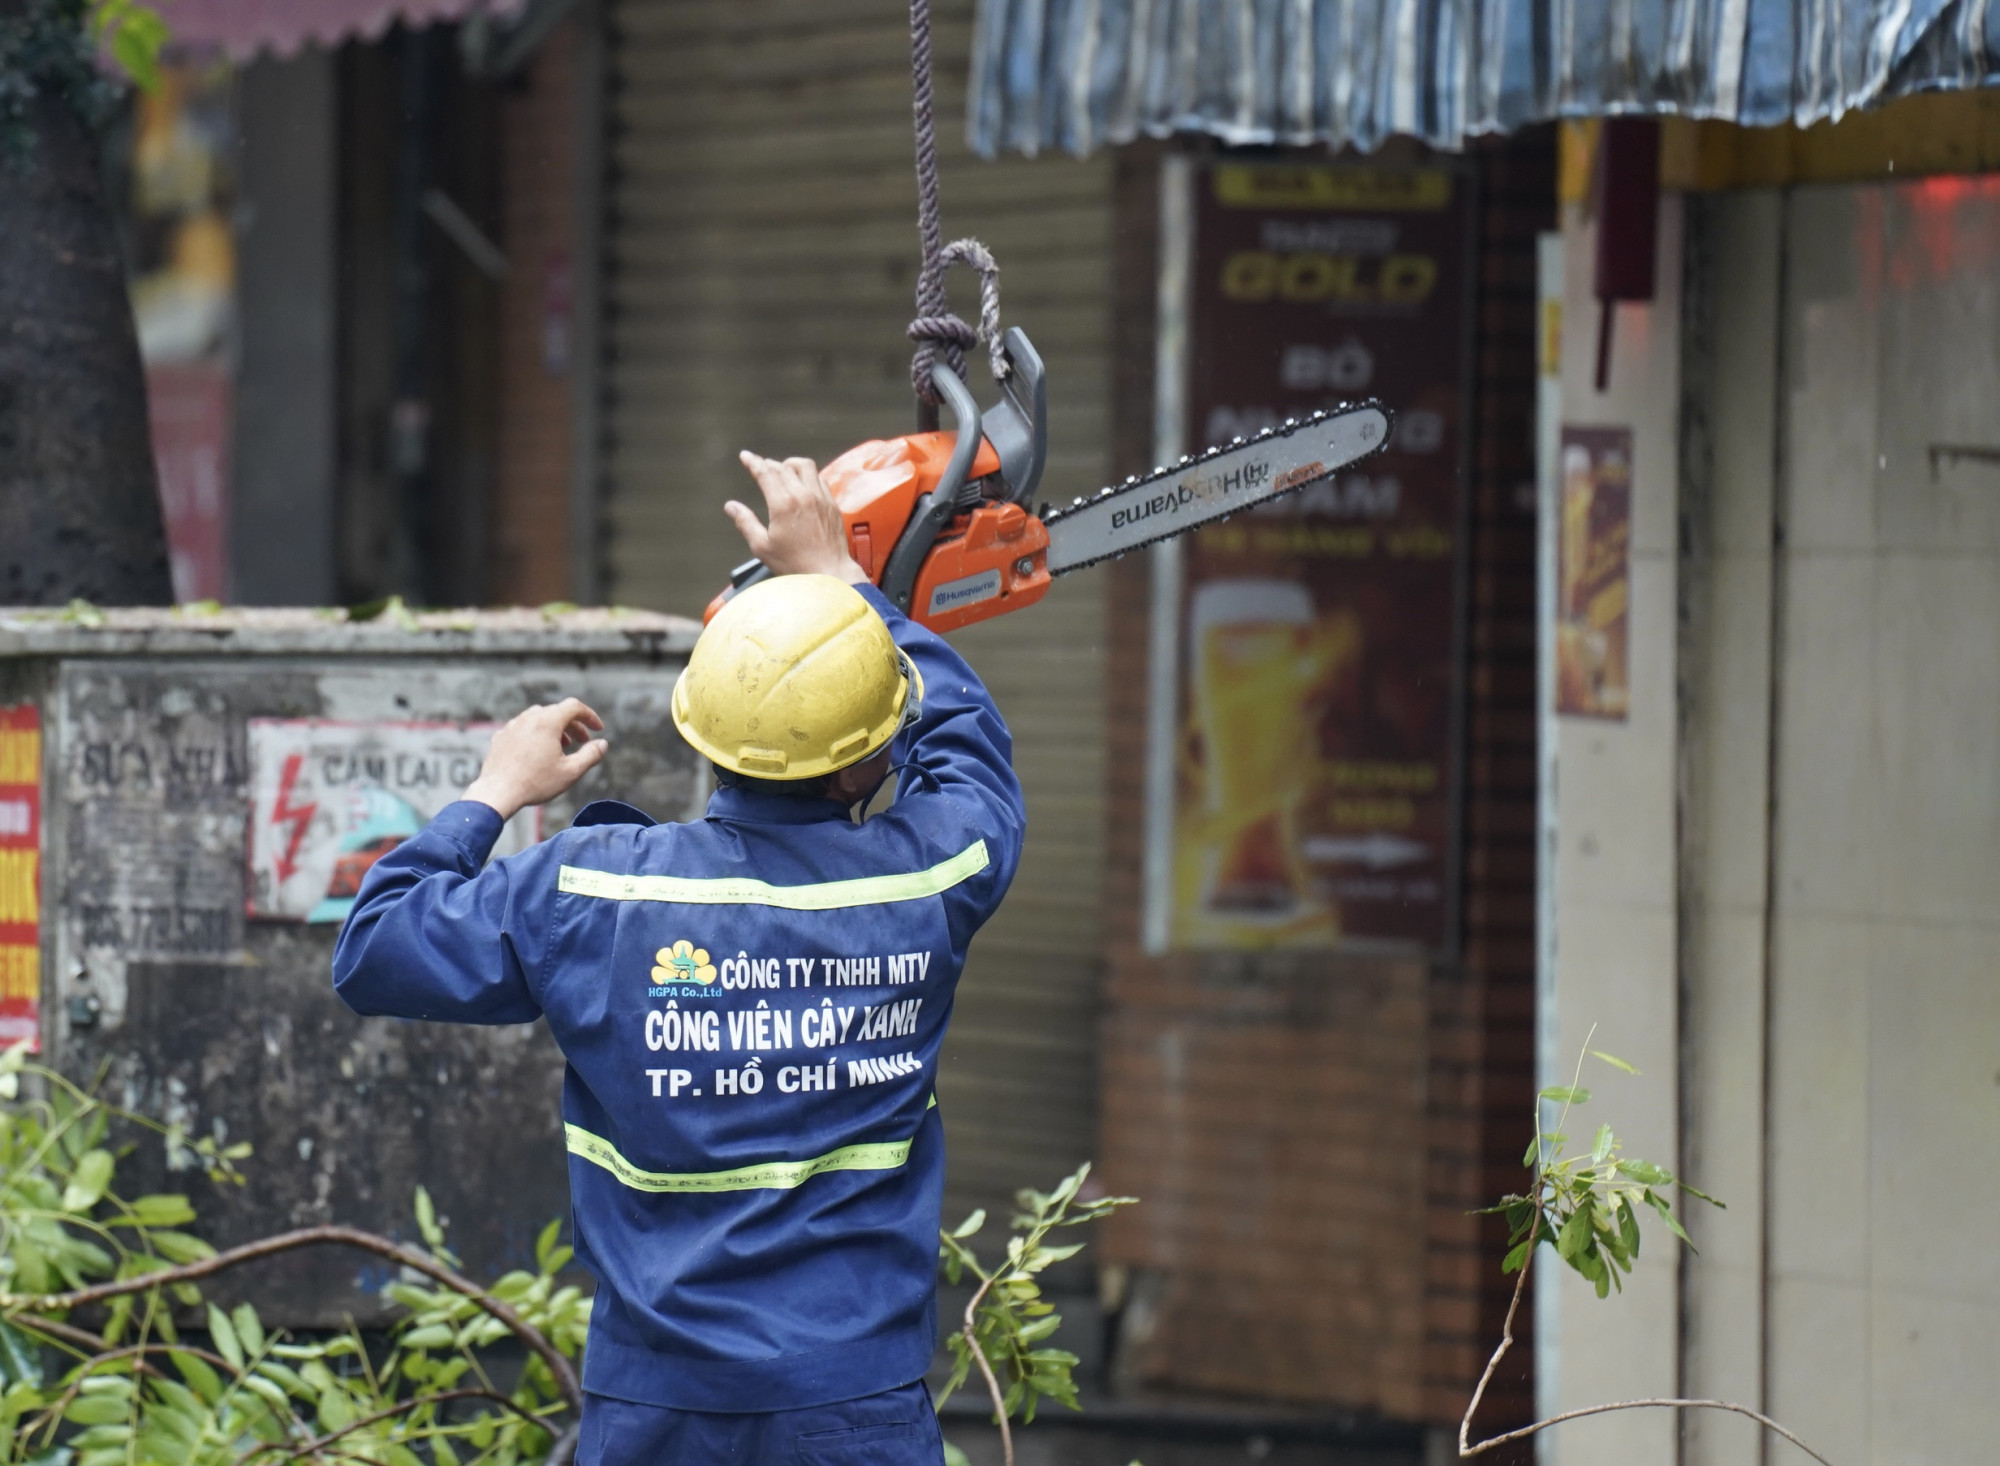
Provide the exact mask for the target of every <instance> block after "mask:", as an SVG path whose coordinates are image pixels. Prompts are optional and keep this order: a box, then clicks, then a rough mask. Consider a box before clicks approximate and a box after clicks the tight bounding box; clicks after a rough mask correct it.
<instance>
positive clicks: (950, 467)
mask: <svg viewBox="0 0 2000 1466" xmlns="http://www.w3.org/2000/svg"><path fill="white" fill-rule="evenodd" d="M931 385H932V386H934V387H936V388H937V393H938V397H939V399H940V400H941V401H942V402H943V403H944V405H945V406H946V407H949V408H950V409H951V425H952V428H953V430H954V431H955V432H956V433H957V434H958V439H957V441H956V442H955V443H953V445H952V449H951V461H950V462H949V463H947V464H946V465H945V469H944V474H943V476H942V477H941V478H939V479H938V483H937V487H936V488H935V489H933V490H931V492H930V493H928V494H923V495H920V496H919V497H918V499H917V507H916V509H915V510H914V511H912V513H911V515H910V524H909V528H907V529H905V530H904V531H903V533H902V535H901V537H900V538H898V539H897V541H896V547H895V548H894V549H893V550H891V551H890V552H889V560H888V563H887V564H885V565H884V566H883V567H882V574H881V577H880V578H879V579H878V580H877V581H876V584H877V585H879V586H881V588H882V594H883V595H885V596H887V597H888V598H889V599H890V600H892V601H894V602H895V603H896V609H897V610H899V611H902V612H904V613H905V614H907V613H908V612H909V609H910V596H911V594H912V592H914V591H915V590H916V588H917V573H918V572H919V571H920V570H922V569H923V568H924V561H925V559H927V558H928V557H929V555H930V552H931V546H933V545H935V544H936V543H937V537H938V536H939V535H940V534H942V533H943V532H944V530H945V528H946V527H947V526H948V525H950V523H951V522H952V520H953V519H955V518H956V517H957V516H958V512H959V509H960V507H961V506H960V504H959V502H958V501H959V499H960V497H961V491H962V490H963V489H964V488H965V483H966V479H967V478H968V477H969V476H970V475H971V473H972V460H973V459H974V458H976V457H978V456H979V443H980V423H979V404H978V403H977V402H975V401H974V400H973V398H972V390H971V389H970V388H969V387H967V386H966V385H965V383H963V382H961V381H960V380H959V379H958V373H957V372H954V371H953V370H952V369H951V368H950V367H948V366H946V365H944V364H943V363H942V362H937V363H933V364H932V366H931ZM963 507H966V508H970V507H971V505H969V504H968V505H965V506H963Z"/></svg>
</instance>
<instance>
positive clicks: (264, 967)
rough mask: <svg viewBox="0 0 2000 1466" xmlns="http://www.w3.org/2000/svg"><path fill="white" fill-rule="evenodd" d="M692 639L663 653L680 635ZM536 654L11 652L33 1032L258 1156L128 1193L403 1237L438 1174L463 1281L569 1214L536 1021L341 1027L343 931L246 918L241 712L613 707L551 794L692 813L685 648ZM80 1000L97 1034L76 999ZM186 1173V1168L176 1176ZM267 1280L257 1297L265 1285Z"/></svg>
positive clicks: (328, 1319)
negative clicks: (31, 752)
mask: <svg viewBox="0 0 2000 1466" xmlns="http://www.w3.org/2000/svg"><path fill="white" fill-rule="evenodd" d="M685 640H686V638H685V634H682V636H681V642H680V644H685ZM546 642H547V645H546V649H545V650H544V651H542V652H541V653H540V654H538V655H537V654H533V653H530V654H526V655H523V654H521V653H520V652H519V651H518V650H517V651H516V652H515V654H513V655H504V656H491V657H480V656H458V657H453V658H451V659H449V660H445V659H439V658H436V657H422V656H409V655H402V656H396V655H390V656H377V657H373V658H370V657H365V656H362V657H357V656H353V655H346V656H321V657H312V656H306V655H289V656H242V657H229V658H223V657H214V656H209V657H195V658H150V659H141V658H130V659H126V658H104V659H100V658H72V659H69V660H66V661H62V662H61V663H59V664H56V663H50V662H47V661H36V660H23V659H6V658H0V668H8V669H10V672H11V675H10V678H9V680H10V681H18V682H27V681H30V680H31V674H32V671H33V669H35V668H37V667H41V668H48V667H50V666H56V667H58V671H57V673H56V675H55V676H54V678H53V680H52V681H51V682H50V684H49V688H48V692H47V695H46V697H45V698H44V699H43V719H44V727H45V734H46V736H45V745H44V749H45V751H44V760H45V769H46V774H45V781H46V782H45V789H46V790H47V799H46V802H45V810H46V828H47V835H46V840H45V850H44V865H43V869H44V873H45V874H44V882H43V901H44V910H45V913H47V914H46V916H45V920H44V933H45V953H44V961H45V968H44V971H45V1003H44V1012H45V1019H44V1022H45V1031H46V1032H47V1034H48V1036H49V1039H50V1043H51V1048H52V1051H53V1053H54V1056H55V1058H56V1061H57V1063H58V1064H59V1065H60V1067H62V1068H63V1069H64V1070H65V1071H66V1072H68V1073H70V1074H72V1075H75V1076H77V1077H78V1078H79V1079H88V1078H90V1077H91V1076H93V1075H95V1074H97V1073H98V1072H99V1071H100V1069H102V1070H103V1071H104V1072H105V1075H106V1081H105V1082H106V1084H107V1085H108V1088H109V1091H110V1093H111V1094H112V1096H113V1097H114V1098H116V1099H117V1100H118V1101H119V1102H120V1103H122V1104H126V1105H128V1106H131V1107H133V1108H136V1109H139V1110H141V1111H143V1112H145V1113H148V1114H151V1115H154V1116H157V1117H159V1118H161V1119H163V1120H168V1121H171V1122H174V1123H178V1124H181V1125H183V1126H185V1127H186V1128H187V1129H188V1130H189V1131H191V1132H192V1133H195V1134H198V1135H201V1134H207V1135H214V1136H216V1137H217V1138H218V1139H226V1140H227V1141H230V1142H234V1141H239V1140H247V1141H249V1142H251V1143H252V1144H253V1145H254V1146H255V1147H256V1154H255V1156H254V1158H252V1159H251V1160H249V1161H248V1162H246V1163H245V1168H246V1170H248V1171H249V1172H250V1174H251V1177H252V1180H251V1184H249V1185H247V1186H244V1187H241V1188H238V1187H233V1186H223V1187H220V1188H217V1187H214V1186H212V1185H211V1184H210V1183H209V1182H208V1181H207V1179H206V1178H205V1177H204V1176H203V1175H202V1174H201V1172H200V1170H199V1169H198V1168H196V1167H193V1166H192V1165H191V1164H184V1165H183V1166H182V1168H180V1169H179V1170H177V1172H176V1173H174V1174H166V1173H163V1172H162V1171H161V1169H160V1167H161V1165H162V1160H161V1151H160V1148H159V1147H158V1146H156V1145H145V1146H142V1147H140V1149H139V1151H138V1154H137V1156H136V1158H135V1164H136V1165H137V1167H138V1176H139V1183H140V1185H141V1188H142V1189H145V1190H152V1189H168V1190H187V1191H188V1192H190V1194H192V1195H193V1196H194V1198H195V1200H196V1204H197V1206H198V1208H199V1210H200V1211H201V1213H202V1216H203V1221H204V1232H205V1235H207V1236H208V1237H209V1238H210V1239H211V1240H213V1241H215V1242H216V1243H218V1244H225V1245H226V1244H228V1243H232V1242H238V1241H244V1240H247V1239H249V1238H251V1237H254V1236H259V1235H263V1234H266V1233H269V1232H274V1231H279V1230H283V1229H285V1228H289V1227H296V1226H302V1225H308V1224H313V1223H320V1222H342V1223H347V1224H351V1225H356V1226H361V1227H366V1228H370V1229H373V1230H377V1231H381V1232H385V1233H388V1234H389V1235H392V1236H396V1235H408V1234H409V1233H410V1232H411V1231H412V1223H411V1220H410V1200H411V1195H412V1192H413V1190H414V1188H415V1187H416V1186H417V1185H419V1184H422V1185H424V1186H426V1187H428V1188H429V1189H430V1191H431V1194H432V1195H433V1197H434V1198H435V1199H436V1201H437V1204H438V1208H439V1210H440V1212H441V1213H443V1214H444V1215H446V1216H447V1217H448V1218H449V1219H450V1221H451V1239H452V1245H453V1247H454V1248H455V1249H456V1250H457V1251H458V1252H459V1253H460V1254H461V1256H463V1257H464V1258H465V1260H466V1263H467V1266H468V1267H469V1268H470V1270H471V1271H472V1272H473V1273H474V1275H492V1274H493V1273H495V1272H497V1271H499V1270H503V1269H505V1268H508V1267H512V1266H519V1265H522V1264H524V1263H526V1262H528V1261H529V1260H530V1259H531V1258H532V1255H533V1253H532V1249H533V1242H534V1238H535V1235H536V1233H537V1231H538V1230H539V1229H540V1228H541V1226H542V1225H543V1224H544V1223H546V1222H547V1221H548V1220H549V1219H551V1218H553V1217H557V1216H561V1215H564V1214H566V1211H567V1208H568V1184H567V1180H566V1177H565V1174H564V1162H563V1145H562V1136H561V1125H560V1119H559V1114H558V1108H557V1101H558V1094H559V1089H560V1081H561V1074H562V1059H561V1056H560V1054H559V1053H558V1052H557V1051H556V1049H555V1046H554V1045H553V1043H552V1042H551V1041H550V1040H549V1038H548V1035H547V1032H546V1030H545V1029H544V1028H543V1027H541V1026H540V1025H535V1026H532V1027H508V1028H487V1029H479V1028H467V1027H459V1026H454V1025H443V1024H421V1023H407V1022H401V1021H395V1020H387V1019H370V1020H363V1019H358V1018H356V1017H354V1016H353V1015H352V1014H350V1013H349V1012H347V1010H346V1009H345V1008H344V1007H343V1006H342V1005H341V1004H340V1003H339V1002H338V1000H337V999H336V998H335V997H334V995H333V992H332V986H331V983H330V980H329V962H330V958H331V955H332V950H333V943H334V939H335V935H336V932H337V930H338V929H337V927H336V926H335V925H332V924H325V925H311V926H308V925H302V924H298V923H291V922H275V921H265V920H253V919H248V918H246V915H245V902H246V894H247V893H246V879H245V873H246V868H247V860H246V848H245V845H246V828H247V824H248V821H249V817H250V791H249V785H248V776H249V770H248V750H247V739H246V722H247V720H248V719H251V718H255V717H282V718H320V719H330V720H344V721H358V722H389V723H405V722H427V721H438V722H447V723H464V722H470V721H488V720H504V719H506V718H508V717H511V716H512V715H513V714H514V713H515V712H518V711H519V710H520V709H521V708H522V707H524V706H526V705H527V704H529V703H531V702H541V701H550V700H553V699H554V698H556V697H559V696H563V695H569V694H575V695H578V696H581V697H583V698H584V699H586V700H587V701H588V702H590V703H591V704H592V705H593V706H595V707H596V708H597V709H598V711H599V712H600V713H602V714H603V715H604V717H605V720H606V723H607V726H608V729H609V731H610V733H611V737H612V751H611V753H610V755H609V756H608V757H607V759H606V760H605V763H604V765H603V766H602V768H601V769H600V770H598V771H596V772H594V773H593V774H591V775H590V776H588V777H587V778H586V779H585V781H584V783H583V784H582V785H581V786H579V788H578V789H577V790H575V791H573V792H572V794H571V795H569V796H566V797H565V798H564V799H563V800H561V801H558V802H557V803H555V804H552V805H550V806H549V807H548V811H547V822H546V825H545V829H547V830H551V831H553V830H556V829H560V828H562V827H563V825H564V824H565V823H566V822H567V820H568V818H569V817H570V815H571V814H572V813H573V812H574V810H575V808H576V807H577V805H578V804H579V803H580V802H581V801H584V800H588V799H590V798H596V797H603V796H612V797H619V798H625V799H628V800H630V801H631V802H633V803H636V804H638V805H640V806H641V807H643V808H647V809H650V810H652V811H654V812H655V813H656V814H658V815H660V816H663V817H667V818H680V817H686V816H687V815H689V814H691V813H693V812H694V811H695V810H696V809H697V808H698V806H699V802H700V795H701V793H702V790H701V787H700V783H699V780H698V778H697V773H696V768H695V762H694V759H693V757H692V754H691V753H690V751H689V750H688V749H687V747H686V745H684V744H683V743H682V742H681V741H680V738H679V736H678V734H676V733H675V732H674V730H673V727H672V723H671V720H670V717H669V714H668V701H669V698H670V696H671V692H672V687H673V681H674V677H675V675H676V673H677V670H678V668H679V665H680V653H679V652H678V651H672V652H669V651H667V650H665V647H664V645H663V644H662V643H661V642H660V641H659V640H658V639H655V641H654V644H653V650H652V651H651V652H648V651H646V650H645V649H644V648H643V647H641V648H639V649H638V650H637V652H636V654H632V655H625V656H618V655H615V654H614V655H609V656H607V655H604V654H602V650H601V649H600V654H599V655H597V656H591V655H588V654H587V653H584V652H583V651H582V649H581V648H580V647H579V646H577V645H575V644H573V643H571V644H566V643H565V640H564V638H563V637H562V636H561V635H560V634H559V633H554V632H551V633H549V634H548V636H547V637H546ZM86 995H89V996H94V997H96V998H97V999H98V1001H99V1003H100V1004H101V1006H102V1017H101V1018H100V1020H99V1021H98V1023H97V1024H96V1025H95V1026H90V1027H78V1026H73V1025H72V1024H71V1023H70V1022H69V1021H68V1018H67V1016H66V1015H67V1011H68V1007H67V1005H68V1001H69V1000H70V999H71V998H75V997H83V996H86ZM189 1159H190V1158H185V1157H184V1158H183V1161H184V1162H187V1161H188V1160H189ZM267 1266H268V1268H269V1273H268V1274H267V1275H266V1276H265V1277H264V1278H263V1279H261V1280H260V1279H258V1278H255V1277H252V1276H250V1275H248V1274H245V1275H244V1276H243V1277H242V1278H240V1279H238V1278H235V1277H233V1276H232V1280H231V1284H230V1286H232V1287H239V1288H242V1289H245V1290H249V1289H257V1290H259V1292H260V1297H266V1298H275V1299H278V1300H281V1301H280V1304H279V1314H278V1318H277V1321H279V1322H282V1323H285V1324H291V1325H308V1324H311V1325H323V1324H337V1323H338V1322H339V1321H340V1319H341V1317H342V1316H343V1315H344V1314H347V1313H353V1314H355V1315H356V1316H357V1317H359V1318H361V1319H363V1320H364V1321H365V1320H366V1319H367V1318H368V1317H369V1316H370V1315H371V1313H372V1312H373V1311H374V1310H375V1308H376V1301H375V1299H374V1297H373V1290H374V1289H375V1288H377V1287H379V1286H380V1284H381V1282H382V1281H384V1278H383V1277H382V1276H379V1275H378V1273H379V1269H377V1270H374V1271H371V1270H370V1268H369V1267H368V1266H367V1265H365V1264H363V1263H361V1262H360V1261H358V1260H357V1258H356V1257H355V1256H353V1255H349V1254H344V1253H342V1252H339V1251H338V1250H326V1251H319V1252H313V1253H303V1254H295V1255H293V1257H291V1258H290V1259H288V1260H286V1261H284V1262H281V1263H273V1264H269V1265H267ZM265 1290H268V1291H265Z"/></svg>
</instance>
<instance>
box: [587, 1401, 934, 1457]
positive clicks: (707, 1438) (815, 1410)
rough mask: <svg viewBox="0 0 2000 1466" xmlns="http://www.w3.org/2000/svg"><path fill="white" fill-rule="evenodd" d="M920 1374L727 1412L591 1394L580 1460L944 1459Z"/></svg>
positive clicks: (929, 1402) (932, 1411) (932, 1412)
mask: <svg viewBox="0 0 2000 1466" xmlns="http://www.w3.org/2000/svg"><path fill="white" fill-rule="evenodd" d="M943 1461H944V1437H943V1436H942V1435H940V1434H939V1433H938V1422H937V1412H936V1411H934V1410H933V1409H932V1408H931V1397H930V1392H929V1391H928V1390H926V1389H925V1388H924V1386H923V1384H922V1383H921V1382H919V1383H917V1384H910V1385H903V1386H900V1387H899V1388H897V1389H893V1390H884V1391H882V1393H881V1394H879V1395H864V1396H863V1397H862V1398H861V1399H859V1400H843V1401H841V1402H840V1403H839V1404H836V1405H814V1406H811V1407H809V1408H807V1409H804V1410H773V1411H770V1412H767V1413H761V1414H760V1413H749V1414H721V1413H717V1412H712V1411H706V1410H674V1409H669V1408H667V1407H666V1406H662V1405H637V1404H634V1403H632V1402H631V1401H629V1400H616V1399H613V1398H611V1397H610V1396H608V1395H589V1396H586V1397H585V1402H584V1408H583V1433H582V1436H581V1438H580V1439H579V1441H578V1442H577V1450H576V1463H577V1466H725V1463H726V1466H941V1463H942V1462H943Z"/></svg>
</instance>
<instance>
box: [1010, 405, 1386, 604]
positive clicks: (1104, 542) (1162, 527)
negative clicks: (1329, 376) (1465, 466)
mask: <svg viewBox="0 0 2000 1466" xmlns="http://www.w3.org/2000/svg"><path fill="white" fill-rule="evenodd" d="M1388 441H1389V411H1388V409H1387V408H1385V407H1384V406H1382V404H1381V403H1379V402H1376V401H1374V400H1372V399H1371V400H1369V401H1366V402H1358V403H1352V404H1342V405H1341V406H1339V407H1336V408H1333V409H1331V410H1328V411H1323V412H1315V413H1313V414H1312V415H1311V416H1310V417H1304V418H1287V419H1286V420H1285V421H1284V422H1283V423H1281V424H1279V425H1278V426H1277V427H1274V428H1268V429H1266V430H1265V431H1264V432H1261V433H1259V434H1257V435H1256V436H1255V437H1254V438H1238V439H1237V440H1236V441H1235V442H1233V443H1225V444H1223V445H1222V446H1221V447H1219V448H1211V449H1209V450H1208V451H1207V452H1205V453H1196V454H1192V455H1190V456H1188V457H1186V458H1183V459H1181V460H1180V461H1179V462H1178V463H1174V464H1170V465H1168V466H1167V467H1165V468H1159V469H1155V470H1154V471H1153V472H1151V473H1149V474H1146V475H1144V476H1143V477H1141V476H1134V477H1132V478H1129V479H1127V480H1125V482H1124V483H1122V484H1115V485H1113V486H1112V487H1110V488H1107V489H1104V490H1102V491H1101V492H1099V493H1098V494H1097V495H1095V496H1094V497H1092V498H1088V499H1076V500H1073V501H1071V503H1070V504H1069V506H1068V507H1067V508H1061V509H1051V508H1048V507H1046V506H1045V507H1044V508H1043V510H1042V513H1041V520H1042V523H1043V524H1044V525H1046V526H1047V527H1048V532H1049V550H1048V567H1049V574H1051V575H1067V574H1068V573H1069V572H1070V571H1072V570H1085V569H1088V568H1089V567H1090V566H1092V565H1095V564H1097V563H1098V562H1099V561H1102V560H1109V559H1113V558H1115V557H1117V556H1119V555H1127V554H1130V553H1131V552H1132V551H1134V550H1143V549H1145V548H1146V547H1147V546H1148V545H1156V544H1158V543H1159V542H1160V541H1162V540H1170V539H1173V538H1174V537H1175V536H1176V535H1182V534H1186V533H1187V532H1188V531H1189V530H1191V529H1197V528H1199V527H1200V526H1202V525H1204V524H1212V523H1214V522H1215V521H1217V520H1219V519H1227V518H1229V516H1230V515H1232V514H1240V513H1242V512H1243V511H1244V510H1246V509H1253V508H1255V507H1256V506H1257V505H1259V504H1264V503H1268V502H1270V501H1271V500H1273V499H1276V498H1279V497H1281V496H1282V495H1285V494H1290V493H1294V492H1296V491H1297V490H1299V489H1303V488H1306V487H1307V486H1309V485H1311V484H1315V483H1318V482H1319V481H1320V480H1321V479H1323V478H1325V477H1327V476H1328V475H1329V474H1333V473H1338V472H1339V471H1340V470H1341V469H1343V468H1346V467H1347V466H1348V465H1349V464H1353V463H1358V462H1359V461H1360V460H1362V459H1364V458H1366V457H1368V456H1369V455H1370V454H1372V453H1378V452H1380V451H1381V450H1382V448H1383V447H1384V446H1385V445H1386V444H1387V443H1388Z"/></svg>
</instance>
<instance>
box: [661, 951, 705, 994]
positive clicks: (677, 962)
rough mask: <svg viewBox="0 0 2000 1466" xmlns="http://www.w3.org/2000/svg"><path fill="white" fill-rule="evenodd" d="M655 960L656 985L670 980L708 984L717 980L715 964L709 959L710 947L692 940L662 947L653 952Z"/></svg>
mask: <svg viewBox="0 0 2000 1466" xmlns="http://www.w3.org/2000/svg"><path fill="white" fill-rule="evenodd" d="M653 962H654V963H655V966H654V968H653V983H654V985H655V986H663V985H665V984H667V983H670V982H698V983H701V984H702V985H704V986H706V985H707V984H709V983H712V982H714V981H715V964H714V963H712V962H710V961H709V960H708V949H707V948H706V947H697V946H696V945H695V944H694V943H692V942H675V943H674V944H673V945H672V946H670V947H662V948H660V950H659V951H657V952H655V953H654V954H653Z"/></svg>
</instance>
